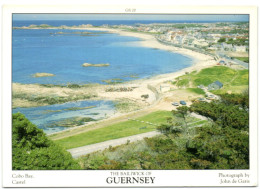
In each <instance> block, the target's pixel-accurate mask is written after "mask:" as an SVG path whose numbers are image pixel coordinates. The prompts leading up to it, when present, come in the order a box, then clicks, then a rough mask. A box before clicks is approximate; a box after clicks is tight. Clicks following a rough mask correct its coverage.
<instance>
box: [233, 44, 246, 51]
mask: <svg viewBox="0 0 260 189" xmlns="http://www.w3.org/2000/svg"><path fill="white" fill-rule="evenodd" d="M234 50H235V51H236V52H246V46H237V45H235V46H234Z"/></svg>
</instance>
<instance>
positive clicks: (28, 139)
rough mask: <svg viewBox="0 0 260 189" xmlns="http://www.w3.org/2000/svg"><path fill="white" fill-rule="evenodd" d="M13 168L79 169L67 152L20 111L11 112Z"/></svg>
mask: <svg viewBox="0 0 260 189" xmlns="http://www.w3.org/2000/svg"><path fill="white" fill-rule="evenodd" d="M12 168H13V170H58V169H61V170H65V169H80V166H79V164H78V163H77V162H76V161H75V160H74V159H72V157H71V155H70V153H69V152H67V151H65V150H64V149H62V148H61V147H59V146H57V145H56V144H55V143H54V142H52V141H50V140H49V139H48V138H47V136H46V134H45V133H44V132H43V131H42V130H41V129H39V128H37V126H36V125H34V124H32V123H31V122H30V121H29V120H28V119H26V118H25V116H24V115H23V114H21V113H16V114H13V124H12Z"/></svg>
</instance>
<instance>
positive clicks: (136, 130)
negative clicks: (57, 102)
mask: <svg viewBox="0 0 260 189" xmlns="http://www.w3.org/2000/svg"><path fill="white" fill-rule="evenodd" d="M171 116H172V113H171V112H169V111H157V112H153V113H151V114H148V115H146V116H143V117H140V118H138V119H137V120H135V121H134V120H128V121H125V122H121V123H117V124H113V125H110V126H107V127H104V128H99V129H95V130H91V131H88V132H85V133H81V134H78V135H74V136H71V137H67V138H63V139H60V140H55V142H56V143H58V144H59V145H61V146H63V147H64V148H65V149H70V148H76V147H80V146H84V145H89V144H95V143H98V142H103V141H107V140H112V139H117V138H122V137H126V136H131V135H136V134H140V133H145V132H149V131H153V130H155V129H156V125H151V124H147V123H145V122H150V123H153V124H157V125H159V124H162V123H166V121H167V117H171Z"/></svg>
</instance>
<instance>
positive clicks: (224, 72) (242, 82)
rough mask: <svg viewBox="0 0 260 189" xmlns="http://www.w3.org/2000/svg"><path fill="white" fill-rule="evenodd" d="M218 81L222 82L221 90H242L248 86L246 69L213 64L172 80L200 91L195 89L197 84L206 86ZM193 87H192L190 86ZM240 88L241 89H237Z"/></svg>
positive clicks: (177, 84) (194, 90) (176, 83)
mask: <svg viewBox="0 0 260 189" xmlns="http://www.w3.org/2000/svg"><path fill="white" fill-rule="evenodd" d="M215 81H220V82H221V83H223V85H224V87H223V89H221V90H223V91H232V92H242V91H243V90H244V89H245V88H247V87H248V84H249V83H248V82H249V72H248V70H246V69H245V70H234V69H231V68H228V67H225V66H214V67H211V68H206V69H203V70H201V71H200V72H198V73H197V72H192V73H190V74H186V75H183V76H180V77H178V78H176V80H175V81H174V82H173V84H175V85H176V86H178V87H189V88H190V89H189V90H192V92H196V93H198V94H199V93H200V91H196V90H197V89H195V88H196V87H197V86H199V85H204V86H208V85H209V84H211V83H213V82H215ZM192 87H193V88H192ZM239 89H241V90H239Z"/></svg>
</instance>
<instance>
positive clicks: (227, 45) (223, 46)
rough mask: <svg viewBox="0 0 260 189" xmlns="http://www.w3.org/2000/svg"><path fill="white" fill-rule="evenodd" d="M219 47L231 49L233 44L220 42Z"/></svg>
mask: <svg viewBox="0 0 260 189" xmlns="http://www.w3.org/2000/svg"><path fill="white" fill-rule="evenodd" d="M221 49H222V50H224V51H232V50H233V45H232V44H227V43H221Z"/></svg>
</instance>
